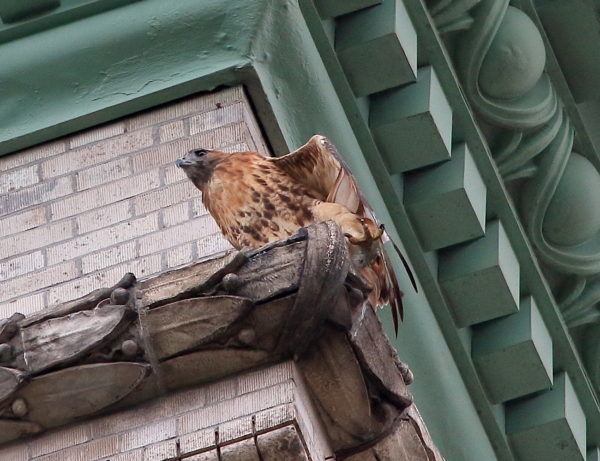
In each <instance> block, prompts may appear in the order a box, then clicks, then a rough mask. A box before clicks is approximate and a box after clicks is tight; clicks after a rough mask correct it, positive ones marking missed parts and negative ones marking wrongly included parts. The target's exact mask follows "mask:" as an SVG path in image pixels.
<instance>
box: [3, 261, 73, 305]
mask: <svg viewBox="0 0 600 461" xmlns="http://www.w3.org/2000/svg"><path fill="white" fill-rule="evenodd" d="M76 276H77V269H76V267H75V263H74V262H72V261H69V262H65V263H63V264H58V265H56V266H52V267H47V268H46V269H44V270H41V271H38V272H33V273H31V274H27V275H24V276H21V277H17V278H14V279H11V280H8V281H5V282H3V283H2V291H1V292H0V301H6V300H7V299H11V298H14V297H16V296H19V295H23V294H26V293H30V292H31V291H32V288H33V290H38V289H41V288H46V287H49V286H52V285H55V284H57V283H60V282H64V281H66V280H71V279H73V278H75V277H76Z"/></svg>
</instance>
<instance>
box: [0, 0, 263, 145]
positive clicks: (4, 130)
mask: <svg viewBox="0 0 600 461" xmlns="http://www.w3.org/2000/svg"><path fill="white" fill-rule="evenodd" d="M266 3H267V2H266V1H259V0H255V1H243V0H239V1H236V0H233V1H227V2H223V1H219V0H203V1H202V2H198V1H194V0H180V1H177V2H165V1H162V0H145V1H142V2H136V3H133V4H130V5H127V6H122V7H120V8H116V9H112V10H109V11H105V12H104V13H101V14H95V15H92V16H88V17H85V18H83V19H80V20H77V21H74V22H69V23H66V24H62V25H61V26H60V27H53V28H49V29H46V30H43V31H40V32H38V33H34V34H32V35H28V36H25V37H22V38H20V39H18V40H13V41H10V42H7V43H4V44H2V45H1V49H0V55H1V56H2V67H1V68H0V91H1V92H2V98H0V154H2V153H6V152H10V151H13V150H16V149H20V148H23V147H26V146H28V145H31V144H35V143H38V142H42V141H45V140H47V139H50V138H54V137H57V136H61V135H63V134H66V133H68V132H72V131H76V130H80V129H83V128H86V127H89V126H92V125H94V124H97V123H102V122H105V121H107V120H111V119H114V118H117V117H120V116H123V115H125V114H128V113H131V112H133V111H136V110H141V109H144V108H146V107H149V106H151V105H155V104H157V103H160V102H166V101H170V100H173V99H175V98H178V97H182V96H185V95H187V94H190V93H194V92H197V91H202V90H209V89H212V88H215V87H216V86H219V85H223V84H227V83H232V82H234V81H236V79H237V77H235V73H236V71H237V70H238V69H241V68H244V67H247V66H248V65H249V63H250V58H249V50H250V44H251V42H252V40H251V39H252V35H253V34H254V33H255V31H256V29H257V24H258V23H259V21H260V20H261V19H262V16H263V14H264V11H265V8H266V6H265V5H266Z"/></svg>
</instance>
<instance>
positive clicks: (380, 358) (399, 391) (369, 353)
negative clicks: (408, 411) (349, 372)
mask: <svg viewBox="0 0 600 461" xmlns="http://www.w3.org/2000/svg"><path fill="white" fill-rule="evenodd" d="M348 337H349V338H350V342H351V343H352V345H353V346H354V349H355V351H356V354H357V356H358V360H359V362H360V363H361V365H363V367H364V368H366V369H367V370H368V371H369V372H370V373H371V374H372V376H373V377H374V378H375V380H376V382H377V384H378V385H379V386H380V390H381V391H383V392H384V393H385V394H387V396H388V398H390V400H391V401H392V402H393V403H394V404H396V405H398V406H400V407H402V408H404V407H407V406H409V405H410V404H411V403H412V396H411V394H410V392H409V391H408V389H407V388H406V385H405V384H404V381H403V379H402V375H401V373H400V371H399V370H398V368H397V367H394V366H390V365H391V364H393V363H395V362H396V361H397V360H398V359H397V356H396V352H395V351H394V350H393V349H392V347H391V346H390V344H389V342H388V341H387V340H386V338H385V333H384V332H383V328H382V326H381V322H379V320H378V319H377V316H376V315H375V313H374V312H373V310H372V309H371V308H369V307H368V306H366V308H365V312H364V315H363V316H362V321H361V322H360V323H359V324H358V325H355V326H354V328H353V330H352V332H351V334H350V335H348Z"/></svg>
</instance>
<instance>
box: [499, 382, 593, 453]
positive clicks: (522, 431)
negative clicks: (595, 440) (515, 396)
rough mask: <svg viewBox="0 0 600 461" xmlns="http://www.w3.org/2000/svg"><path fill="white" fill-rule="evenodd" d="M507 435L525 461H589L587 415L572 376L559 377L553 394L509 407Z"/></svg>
mask: <svg viewBox="0 0 600 461" xmlns="http://www.w3.org/2000/svg"><path fill="white" fill-rule="evenodd" d="M506 432H507V434H508V436H509V438H510V440H511V443H512V444H513V446H514V447H515V451H516V452H517V454H518V455H519V457H520V459H522V460H536V459H539V460H544V461H567V460H568V461H579V460H582V461H583V460H585V458H586V455H585V453H586V436H585V415H584V413H583V409H582V408H581V404H580V403H579V400H578V399H577V395H576V394H575V390H574V389H573V385H572V384H571V380H570V379H569V377H568V375H567V374H566V373H560V374H558V375H556V376H555V377H554V387H553V388H552V390H549V391H546V392H543V393H541V394H538V395H536V396H534V397H530V398H526V399H522V400H518V401H515V402H514V403H511V404H510V405H507V408H506Z"/></svg>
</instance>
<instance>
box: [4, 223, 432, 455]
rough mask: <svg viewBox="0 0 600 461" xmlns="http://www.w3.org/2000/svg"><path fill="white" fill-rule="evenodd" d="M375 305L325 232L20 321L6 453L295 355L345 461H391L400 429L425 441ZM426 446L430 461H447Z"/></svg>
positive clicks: (7, 341)
mask: <svg viewBox="0 0 600 461" xmlns="http://www.w3.org/2000/svg"><path fill="white" fill-rule="evenodd" d="M367 295H368V287H367V286H366V285H365V283H364V282H363V281H362V280H361V279H360V277H359V276H358V275H357V274H356V273H354V271H353V269H352V267H351V264H350V261H349V257H348V253H347V248H346V244H345V241H344V237H343V236H342V235H341V234H340V231H339V229H338V227H337V226H336V225H335V224H333V223H332V222H326V223H320V224H317V225H313V226H310V227H308V228H306V229H301V230H300V232H299V233H297V234H296V235H294V236H292V237H290V238H289V239H287V240H284V241H280V242H275V243H273V244H269V245H267V246H265V247H263V248H261V249H259V250H254V251H250V252H247V253H242V252H240V253H230V254H229V255H227V256H225V257H222V258H220V259H215V260H212V261H208V262H205V263H199V264H196V265H193V266H190V267H187V268H183V269H180V270H176V271H172V272H168V273H165V274H162V275H159V276H157V277H155V278H152V279H149V280H146V281H143V282H136V281H135V277H134V276H133V275H132V274H126V275H125V276H124V277H123V279H122V280H121V281H120V282H119V283H118V284H117V285H115V286H114V287H112V288H109V289H102V290H97V291H96V292H93V293H90V294H89V295H88V296H85V297H83V298H81V299H79V300H76V301H74V302H70V303H67V304H64V305H62V306H59V307H58V308H57V309H55V310H52V311H48V312H44V313H42V314H38V315H36V316H33V317H29V318H23V316H20V315H18V314H17V315H14V316H13V317H11V318H10V319H6V320H5V321H3V322H2V324H1V326H0V342H1V344H2V346H0V350H1V351H2V355H1V361H0V441H1V442H6V441H9V440H12V439H16V438H19V437H23V436H27V435H31V434H36V433H39V432H42V431H44V430H46V429H49V428H52V427H56V426H59V425H62V424H65V423H69V422H72V421H75V420H77V419H81V418H85V417H90V416H91V415H95V414H98V413H99V412H106V411H111V410H114V409H117V408H121V407H124V406H127V405H132V404H136V403H139V402H141V401H144V400H148V399H151V398H154V397H156V396H158V395H161V394H164V393H166V392H169V391H172V390H174V389H177V388H180V387H183V386H189V385H197V384H201V383H204V382H209V381H214V380H217V379H220V378H223V377H225V376H227V375H232V374H236V373H240V372H242V371H244V370H247V369H250V368H254V367H257V366H260V365H265V364H268V363H273V362H277V361H280V360H283V359H285V358H289V357H295V359H296V360H297V363H298V366H299V368H300V369H301V370H302V373H303V375H304V379H305V380H306V382H307V385H308V388H309V389H310V391H311V393H312V397H313V399H314V400H315V401H316V403H317V405H316V406H317V407H318V408H319V411H320V416H321V417H322V419H323V420H324V421H325V422H326V423H327V424H326V427H327V430H328V433H329V434H328V435H329V436H330V438H331V441H332V445H333V447H334V449H335V450H336V452H337V454H338V455H339V459H344V457H348V458H351V459H357V460H358V459H363V458H362V457H361V456H358V454H360V453H363V454H364V455H365V456H367V455H368V453H370V450H375V451H374V453H375V452H377V453H379V452H381V453H384V452H385V453H388V452H389V453H391V451H390V449H389V444H390V443H392V442H391V441H393V440H396V439H398V437H400V438H402V437H401V436H402V433H403V432H402V431H405V430H407V429H406V427H407V426H406V425H408V426H410V428H411V429H410V430H411V432H410V433H411V434H413V433H415V434H416V433H418V434H426V430H425V431H424V430H423V428H424V426H423V425H422V421H421V420H420V418H419V417H416V416H415V413H414V411H413V412H412V413H410V411H409V409H410V407H411V403H412V397H411V395H410V393H409V391H408V390H407V388H406V383H405V380H406V379H408V376H409V372H408V371H407V370H406V368H405V367H404V366H403V365H402V364H401V363H400V362H399V360H398V358H397V356H396V353H395V351H394V350H393V349H392V347H391V346H390V345H389V343H388V342H387V340H386V339H385V335H384V333H383V331H382V327H381V324H380V323H379V321H378V320H377V317H376V316H375V314H374V312H373V310H372V309H371V307H370V306H369V305H368V304H367V303H366V301H365V300H366V297H367ZM411 415H412V416H411ZM421 439H422V441H423V447H425V448H424V453H425V452H427V457H424V458H423V459H427V460H436V459H441V457H440V456H439V453H437V450H436V449H435V447H434V446H433V444H431V442H430V439H428V437H426V436H424V435H423V436H422V437H421ZM386 447H387V448H386ZM377 450H379V452H378V451H377ZM381 450H383V451H381ZM386 450H387V451H386ZM369 456H370V455H369ZM378 456H379V455H378ZM355 457H356V458H355ZM365 459H367V458H365ZM368 459H370V458H368ZM380 459H385V460H388V459H389V460H392V459H394V458H393V456H392V457H390V456H387V457H383V458H380Z"/></svg>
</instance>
